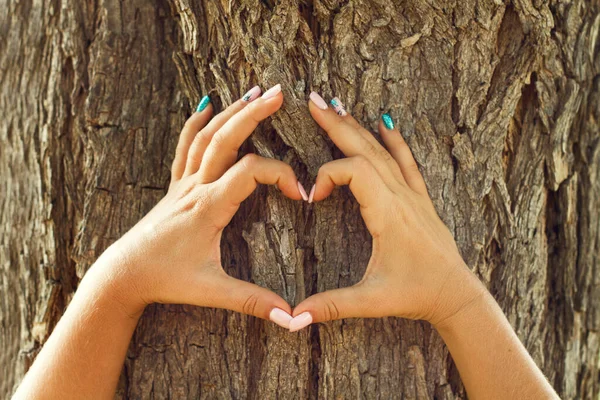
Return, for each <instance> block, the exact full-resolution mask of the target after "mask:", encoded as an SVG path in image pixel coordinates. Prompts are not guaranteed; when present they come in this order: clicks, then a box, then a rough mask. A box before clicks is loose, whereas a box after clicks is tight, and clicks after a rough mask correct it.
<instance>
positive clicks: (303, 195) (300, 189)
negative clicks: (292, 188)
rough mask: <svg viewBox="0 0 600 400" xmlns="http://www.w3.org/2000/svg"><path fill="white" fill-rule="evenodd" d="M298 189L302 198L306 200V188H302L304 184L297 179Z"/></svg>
mask: <svg viewBox="0 0 600 400" xmlns="http://www.w3.org/2000/svg"><path fill="white" fill-rule="evenodd" d="M298 190H299V191H300V195H301V196H302V200H304V201H308V195H307V194H306V190H304V186H302V184H301V183H300V181H298Z"/></svg>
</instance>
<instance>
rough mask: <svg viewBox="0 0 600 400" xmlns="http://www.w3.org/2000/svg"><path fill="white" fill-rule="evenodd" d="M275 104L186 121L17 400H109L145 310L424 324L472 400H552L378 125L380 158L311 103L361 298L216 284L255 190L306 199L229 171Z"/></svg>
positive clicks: (321, 177)
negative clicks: (140, 214)
mask: <svg viewBox="0 0 600 400" xmlns="http://www.w3.org/2000/svg"><path fill="white" fill-rule="evenodd" d="M282 103H283V96H282V94H281V93H278V94H277V95H276V96H274V97H271V98H269V99H263V98H259V99H256V100H254V101H253V102H251V103H247V102H244V101H238V102H236V103H234V104H232V105H231V106H230V107H229V108H227V109H226V110H225V111H223V112H222V113H220V114H218V115H217V116H215V117H214V118H212V119H211V117H212V106H209V107H208V108H206V109H205V110H204V111H202V112H199V113H195V114H194V115H192V117H191V118H190V119H189V120H188V121H187V122H186V124H185V127H184V128H183V130H182V132H181V135H180V139H179V144H178V146H177V152H176V157H175V160H174V162H173V167H172V177H171V185H170V187H169V191H168V193H167V195H166V196H165V198H163V199H162V200H161V201H160V202H159V203H158V204H157V205H156V207H155V208H154V209H153V210H152V211H151V212H150V213H149V214H148V215H147V216H145V217H144V218H143V219H142V220H141V221H140V222H139V223H138V224H137V225H136V226H135V227H133V228H132V229H131V230H130V231H129V232H128V233H127V234H125V235H124V236H123V237H122V238H121V239H119V240H118V241H117V242H115V243H114V244H113V245H112V246H111V247H110V248H109V249H107V251H106V252H105V253H103V254H102V256H101V257H100V258H99V259H98V260H97V262H96V263H95V264H94V265H93V266H92V267H91V268H90V270H89V271H88V272H87V273H86V275H85V277H84V279H83V280H82V282H81V284H80V286H79V288H78V289H77V292H76V293H75V296H74V298H73V300H72V301H71V304H70V305H69V307H68V308H67V310H66V312H65V314H64V315H63V317H62V318H61V320H60V321H59V323H58V324H57V326H56V328H55V329H54V331H53V332H52V334H51V335H50V337H49V339H48V341H47V342H46V344H45V345H44V347H43V348H42V350H41V352H40V353H39V355H38V356H37V358H36V360H35V362H34V363H33V365H32V367H31V368H30V370H29V372H28V373H27V375H26V377H25V379H24V380H23V382H22V383H21V386H20V387H19V388H18V390H17V393H16V394H15V397H14V398H16V399H29V398H35V399H44V398H49V399H54V398H61V399H79V398H112V397H113V396H114V393H115V389H116V386H117V382H118V378H119V374H120V372H121V368H122V365H123V360H124V358H125V355H126V352H127V347H128V345H129V342H130V340H131V336H132V335H133V332H134V330H135V327H136V325H137V322H138V320H139V318H140V316H141V314H142V312H143V310H144V308H145V307H146V305H148V304H151V303H155V302H158V303H176V304H192V305H197V306H203V307H217V308H226V309H230V310H234V311H238V312H243V313H246V314H250V315H254V316H256V317H259V318H263V319H269V316H270V315H272V311H273V310H274V309H275V310H278V311H279V312H280V314H281V315H283V316H284V317H289V319H291V316H288V314H292V315H293V316H294V317H297V318H295V319H294V320H292V321H291V322H289V320H286V319H285V318H284V319H283V321H282V319H281V318H279V320H278V323H279V324H280V325H282V326H284V327H288V326H289V327H290V329H291V330H296V328H299V327H300V325H299V323H301V325H303V326H306V325H307V324H308V323H309V322H311V321H312V322H322V321H328V320H332V319H340V318H349V317H384V316H399V317H405V318H411V319H424V320H427V321H429V322H431V323H432V324H433V326H434V327H435V328H436V329H437V330H438V332H439V333H440V335H441V336H442V338H443V339H444V341H445V342H446V344H447V345H448V348H449V349H450V352H451V354H452V356H453V358H454V360H455V362H456V364H457V367H458V369H459V371H460V374H461V377H462V379H463V382H464V384H465V387H466V388H467V392H468V394H469V397H470V398H475V399H477V398H482V399H496V398H499V399H500V398H503V399H504V398H513V397H518V398H527V399H529V398H532V399H533V398H536V399H537V398H558V397H557V396H556V394H555V393H554V391H553V389H552V387H551V386H550V385H549V384H548V382H547V381H546V379H545V378H544V376H543V375H542V373H541V372H540V370H539V369H538V368H537V367H536V365H535V364H534V362H533V361H532V359H531V357H530V356H529V354H528V353H527V351H526V350H525V348H524V347H523V346H522V344H521V343H520V341H519V340H518V338H517V337H516V335H515V333H514V332H513V330H512V328H511V326H510V325H509V323H508V321H507V320H506V318H505V317H504V315H503V313H502V311H501V310H500V308H499V307H498V305H497V304H496V302H495V301H494V300H493V298H492V297H491V295H490V294H489V293H488V292H487V290H485V288H484V287H483V286H482V285H481V284H480V282H479V280H478V279H477V278H476V277H475V276H474V275H473V274H472V273H471V272H470V270H469V269H468V268H467V267H466V265H465V263H464V262H463V260H462V258H461V257H460V254H459V252H458V249H457V247H456V244H455V242H454V239H453V238H452V235H451V234H450V232H449V231H448V229H447V228H446V227H445V226H444V224H443V223H442V221H441V220H440V218H439V217H438V215H437V214H436V212H435V210H434V208H433V204H432V202H431V200H430V198H429V196H428V194H427V189H426V186H425V182H424V181H423V178H422V177H421V174H420V173H419V170H418V168H417V165H416V163H415V161H414V159H413V157H412V154H411V152H410V149H409V148H408V146H407V145H406V143H405V142H404V140H403V139H402V136H401V135H400V133H399V132H398V131H397V130H388V129H386V128H385V126H384V125H383V124H380V126H379V131H380V133H381V136H382V137H383V139H384V142H385V144H386V146H387V150H386V149H385V148H384V147H382V146H381V145H380V144H379V143H378V142H377V140H375V138H374V137H373V136H372V135H371V134H370V133H369V132H368V131H366V130H365V129H363V128H362V127H361V126H360V125H359V124H358V123H357V122H356V121H355V120H354V118H352V116H350V115H346V116H344V117H341V116H339V115H337V114H336V113H335V112H334V111H333V110H331V109H328V110H321V109H319V108H318V107H316V106H315V105H314V103H312V102H310V103H309V107H310V112H311V114H312V115H313V117H314V119H315V120H316V121H317V123H318V124H319V125H320V126H321V127H322V128H323V129H324V130H325V131H326V132H327V134H328V135H329V136H330V137H331V139H332V140H333V142H334V143H335V144H336V145H337V146H338V147H339V148H340V149H341V150H342V152H343V153H344V154H345V155H346V156H347V158H344V159H340V160H335V161H332V162H330V163H327V164H325V165H323V166H322V167H321V169H320V170H319V174H318V177H317V180H316V184H315V187H314V200H315V201H320V200H323V199H325V198H326V197H327V196H329V195H330V194H331V192H332V191H333V190H334V188H335V186H337V185H349V187H350V189H351V190H352V192H353V193H354V196H355V197H356V200H357V201H358V202H359V204H360V206H361V213H362V216H363V218H364V220H365V222H366V225H367V228H368V229H369V231H370V232H371V235H372V236H373V253H372V257H371V260H370V262H369V265H368V267H367V271H366V273H365V276H364V278H363V279H362V280H361V281H360V282H359V283H358V284H356V285H355V286H353V287H350V288H344V289H337V290H332V291H329V292H324V293H319V294H316V295H314V296H311V297H309V298H307V299H306V300H305V301H303V302H302V303H301V304H299V305H298V306H297V307H296V309H294V310H293V312H292V309H291V307H290V306H289V305H288V304H287V303H286V302H285V301H284V300H283V299H282V298H281V297H279V296H278V295H277V294H275V293H273V292H271V291H269V290H267V289H264V288H261V287H258V286H256V285H253V284H251V283H248V282H244V281H240V280H237V279H234V278H232V277H230V276H228V275H227V274H226V273H225V271H224V270H223V268H222V266H221V261H220V260H221V258H220V241H221V235H222V231H223V228H224V227H225V226H226V225H227V224H228V223H229V222H230V220H231V218H232V217H233V215H234V214H235V212H236V211H237V210H238V208H239V205H240V203H241V202H242V201H243V200H244V199H245V198H247V197H248V196H249V195H250V194H251V193H252V192H253V191H254V189H255V188H256V186H257V184H258V183H263V184H274V185H277V186H278V187H279V189H280V190H281V192H282V194H283V195H285V196H287V197H289V198H291V199H294V200H300V199H302V197H303V193H301V192H300V190H299V188H298V181H297V179H296V176H295V174H294V172H293V171H292V169H291V168H290V167H289V165H287V164H285V163H283V162H281V161H277V160H268V159H264V158H261V157H258V156H255V155H247V156H244V157H243V158H242V159H241V160H239V161H237V156H238V149H239V147H240V146H241V144H242V143H243V142H244V140H246V139H247V138H248V136H249V135H250V134H251V133H252V131H253V130H254V129H255V128H256V126H257V124H258V123H259V122H260V121H262V120H264V119H265V118H267V117H268V116H270V115H272V114H273V113H274V112H276V111H277V110H278V109H279V108H280V107H281V105H282ZM307 317H308V320H307ZM293 325H295V328H294V327H293Z"/></svg>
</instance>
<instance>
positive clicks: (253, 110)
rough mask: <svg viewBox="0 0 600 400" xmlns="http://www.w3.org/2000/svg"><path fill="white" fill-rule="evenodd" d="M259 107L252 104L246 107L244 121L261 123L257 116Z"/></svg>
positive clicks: (243, 113) (243, 112)
mask: <svg viewBox="0 0 600 400" xmlns="http://www.w3.org/2000/svg"><path fill="white" fill-rule="evenodd" d="M257 107H258V103H250V104H249V105H248V106H246V107H244V109H243V110H242V117H243V119H245V120H249V121H252V122H254V123H255V124H258V123H259V122H260V118H258V116H257Z"/></svg>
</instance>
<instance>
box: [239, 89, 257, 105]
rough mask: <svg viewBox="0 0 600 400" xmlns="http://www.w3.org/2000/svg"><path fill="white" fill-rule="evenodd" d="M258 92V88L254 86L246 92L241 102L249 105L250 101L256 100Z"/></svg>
mask: <svg viewBox="0 0 600 400" xmlns="http://www.w3.org/2000/svg"><path fill="white" fill-rule="evenodd" d="M260 92H261V90H260V86H254V87H253V88H252V89H250V90H248V91H247V92H246V94H245V95H244V96H243V97H242V100H243V101H245V102H247V103H250V102H251V101H254V100H256V99H257V98H258V96H260Z"/></svg>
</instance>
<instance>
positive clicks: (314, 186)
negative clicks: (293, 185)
mask: <svg viewBox="0 0 600 400" xmlns="http://www.w3.org/2000/svg"><path fill="white" fill-rule="evenodd" d="M316 189H317V185H316V184H314V185H313V186H312V188H311V189H310V194H309V195H308V203H309V204H310V203H312V202H313V201H314V199H315V190H316Z"/></svg>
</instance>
